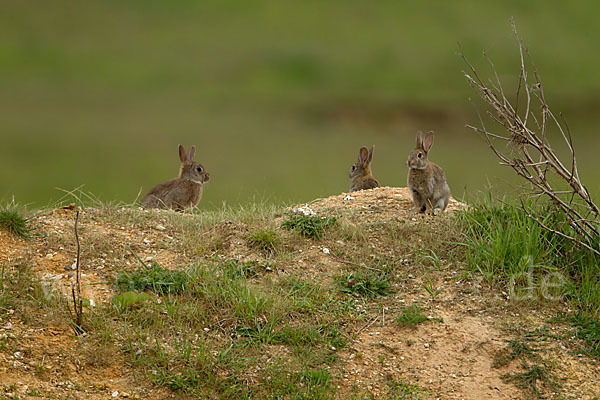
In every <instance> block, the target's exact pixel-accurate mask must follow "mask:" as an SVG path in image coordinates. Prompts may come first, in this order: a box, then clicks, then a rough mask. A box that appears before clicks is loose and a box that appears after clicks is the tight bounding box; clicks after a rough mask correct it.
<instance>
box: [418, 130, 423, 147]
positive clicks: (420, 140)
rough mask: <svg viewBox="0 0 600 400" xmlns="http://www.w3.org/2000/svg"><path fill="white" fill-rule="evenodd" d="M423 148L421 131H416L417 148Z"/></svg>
mask: <svg viewBox="0 0 600 400" xmlns="http://www.w3.org/2000/svg"><path fill="white" fill-rule="evenodd" d="M422 148H423V132H421V131H419V132H417V149H422Z"/></svg>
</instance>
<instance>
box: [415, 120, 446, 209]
mask: <svg viewBox="0 0 600 400" xmlns="http://www.w3.org/2000/svg"><path fill="white" fill-rule="evenodd" d="M431 146H433V132H429V133H428V134H427V136H425V139H423V133H422V132H420V131H419V132H418V133H417V147H416V148H415V149H414V150H413V151H411V152H410V154H409V155H408V160H407V161H406V166H407V167H408V178H407V186H408V191H409V193H410V197H411V199H412V201H413V204H414V205H415V207H416V208H417V210H418V211H419V212H420V213H423V212H425V210H427V208H429V209H430V210H431V213H432V214H435V210H440V211H444V210H445V209H446V206H447V205H448V200H449V199H450V188H449V187H448V183H447V182H446V175H445V174H444V171H443V170H442V168H441V167H440V166H439V165H437V164H434V163H432V162H431V161H429V159H428V155H429V149H431Z"/></svg>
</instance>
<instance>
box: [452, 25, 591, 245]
mask: <svg viewBox="0 0 600 400" xmlns="http://www.w3.org/2000/svg"><path fill="white" fill-rule="evenodd" d="M511 24H512V30H513V33H514V35H515V38H516V40H517V44H518V46H519V81H518V84H517V88H516V96H512V97H511V96H507V95H506V93H505V91H504V88H503V85H502V83H501V81H500V78H499V74H498V72H497V70H496V67H495V65H494V63H493V62H492V60H491V59H490V58H489V57H488V56H487V54H485V53H484V57H485V59H486V61H487V63H488V65H489V67H490V70H491V76H492V78H491V79H490V80H489V84H486V83H485V82H486V81H484V79H483V78H482V75H480V74H479V72H478V71H477V69H476V68H475V67H474V65H473V64H471V62H470V61H469V60H468V59H467V57H466V56H465V55H464V53H463V52H462V48H461V49H460V50H461V52H460V53H459V55H460V57H461V58H462V59H463V60H464V62H465V64H466V65H467V72H465V71H463V74H464V76H465V78H466V80H467V83H468V84H469V85H470V86H471V87H473V88H474V89H475V90H476V91H477V92H478V93H479V95H480V97H481V98H482V99H483V101H484V103H485V104H486V105H487V106H488V109H487V110H486V111H485V114H486V115H488V116H489V118H490V119H491V120H492V121H493V122H494V123H496V124H498V125H499V126H501V127H502V128H504V129H505V130H506V133H507V135H502V134H498V133H492V132H491V131H490V130H488V128H487V127H486V125H485V122H484V119H483V117H482V115H481V113H480V112H479V110H477V115H478V118H479V122H480V127H476V126H472V125H467V128H469V129H472V130H473V131H475V132H476V133H478V134H481V135H482V136H483V137H484V139H485V140H486V142H487V144H488V147H489V148H490V149H491V150H492V151H493V152H494V154H495V155H496V157H498V159H499V160H500V164H502V165H506V166H509V167H511V168H512V169H513V170H514V171H515V173H517V174H518V175H519V176H521V177H522V178H523V179H524V180H525V181H527V182H528V183H529V187H528V188H526V189H525V190H526V192H525V193H523V196H525V198H528V199H531V200H534V201H536V202H542V201H544V202H545V201H546V200H549V203H548V204H549V207H551V209H552V208H553V209H554V211H552V212H555V213H557V214H558V213H560V215H563V216H564V218H565V221H564V223H565V224H566V225H567V226H568V227H569V228H568V229H569V231H566V232H565V231H558V230H556V229H553V228H551V227H550V226H548V225H547V224H546V223H544V221H542V220H540V219H539V218H538V217H536V216H535V215H533V213H531V212H530V210H529V209H528V208H527V207H526V205H525V203H524V202H523V203H522V208H523V209H524V211H525V212H526V213H527V215H528V216H529V217H530V218H531V219H533V220H535V221H536V222H537V223H538V224H539V225H540V226H541V227H542V228H544V229H546V230H548V231H551V232H553V233H554V234H557V235H559V236H561V237H563V238H565V239H567V240H569V241H571V242H573V243H574V244H576V245H577V246H582V247H584V248H586V249H587V250H589V251H591V252H593V253H594V254H596V255H600V252H599V250H598V248H599V240H598V239H599V237H600V230H599V228H598V226H599V224H598V217H599V209H598V207H597V205H596V204H595V203H594V201H593V200H592V198H591V196H590V194H589V192H588V191H587V189H586V188H585V186H584V185H583V183H582V182H581V179H580V176H579V171H578V168H577V158H576V156H575V149H574V146H573V137H572V135H571V131H570V129H569V125H568V124H567V122H566V120H565V119H564V117H563V116H562V114H560V118H561V119H560V120H559V119H558V118H557V117H556V115H555V114H554V113H553V112H552V111H551V110H550V107H549V106H548V103H547V101H546V98H545V94H544V87H543V85H542V81H541V78H540V74H539V72H538V70H537V67H536V66H535V63H534V62H533V58H532V57H531V54H530V53H529V50H528V49H527V48H526V47H525V46H524V45H523V42H522V40H521V38H520V37H519V34H518V32H517V28H516V25H515V23H514V21H511ZM530 76H532V77H533V81H534V82H535V83H530V82H529V79H530ZM509 98H512V99H514V100H513V101H512V102H511V100H509ZM522 98H524V103H525V104H524V106H523V107H524V111H523V114H522V115H520V114H519V109H520V108H519V107H520V101H521V99H522ZM513 104H514V105H513ZM530 120H533V121H534V122H535V127H531V128H530V127H528V122H529V121H530ZM551 131H557V132H558V137H559V138H560V143H562V145H563V146H564V147H566V150H568V152H569V153H570V160H569V162H568V163H567V164H565V163H563V162H562V161H561V159H560V158H559V157H558V155H557V154H556V153H555V151H554V150H553V146H552V145H551V143H550V141H549V136H548V134H549V133H550V132H551ZM500 142H504V143H505V144H507V145H506V146H505V147H504V148H501V147H499V146H498V144H499V143H500ZM567 166H568V167H567ZM550 178H552V180H550Z"/></svg>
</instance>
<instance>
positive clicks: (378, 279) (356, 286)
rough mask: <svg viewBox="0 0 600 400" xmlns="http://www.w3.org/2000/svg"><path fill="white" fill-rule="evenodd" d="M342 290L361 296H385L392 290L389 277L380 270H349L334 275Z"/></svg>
mask: <svg viewBox="0 0 600 400" xmlns="http://www.w3.org/2000/svg"><path fill="white" fill-rule="evenodd" d="M336 280H337V282H338V285H339V286H340V287H341V290H342V292H345V293H350V294H354V295H357V296H361V297H377V296H387V295H389V294H391V293H393V292H392V290H391V289H390V282H389V278H388V276H387V275H386V274H385V273H382V272H369V273H361V272H351V273H349V274H344V275H340V276H337V277H336Z"/></svg>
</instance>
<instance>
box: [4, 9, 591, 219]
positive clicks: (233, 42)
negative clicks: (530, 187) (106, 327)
mask: <svg viewBox="0 0 600 400" xmlns="http://www.w3.org/2000/svg"><path fill="white" fill-rule="evenodd" d="M599 12H600V3H599V2H597V1H592V0H588V1H578V2H565V1H548V0H545V1H541V0H536V1H527V2H523V1H502V2H472V1H464V0H461V1H432V2H414V1H374V2H363V1H331V2H323V1H303V2H298V1H294V2H291V1H261V0H257V1H252V2H245V1H228V0H223V1H215V2H196V1H178V2H174V1H167V0H164V1H163V0H161V1H158V0H143V1H142V0H139V1H128V2H123V1H116V0H104V1H101V2H79V1H65V0H55V1H52V2H48V1H10V0H9V1H3V2H2V12H1V13H0V87H1V90H0V107H1V108H0V110H1V115H2V118H1V121H2V123H1V127H0V139H1V140H0V200H5V201H6V200H8V199H10V198H12V197H13V196H14V198H15V199H16V200H17V201H18V202H20V203H28V204H30V205H32V206H33V207H42V206H45V205H47V204H51V203H52V202H53V201H56V200H57V199H59V198H60V197H62V196H63V193H62V192H61V191H59V190H57V189H56V188H62V189H73V188H75V187H78V186H80V185H85V186H84V190H85V191H88V192H91V193H93V194H94V195H96V196H97V197H98V198H100V199H101V200H106V201H123V202H127V203H131V202H133V201H134V200H135V199H136V197H137V196H138V194H139V193H140V192H141V195H143V194H145V193H146V192H147V191H148V190H149V189H150V188H151V187H152V186H153V185H155V184H157V183H159V182H161V181H163V180H166V179H169V178H172V177H175V176H176V175H177V172H178V167H179V161H178V155H177V144H178V143H182V144H184V145H185V146H186V147H189V146H190V145H192V144H195V145H196V147H197V152H196V154H197V156H196V160H197V161H200V162H201V163H203V164H204V166H205V167H206V168H207V170H208V171H209V172H210V173H211V176H212V179H211V181H210V182H209V183H208V184H207V185H206V188H205V195H204V199H203V201H202V202H201V204H200V207H201V208H211V207H218V206H220V205H221V203H222V202H227V203H228V204H237V203H246V202H248V201H253V200H254V199H266V200H267V201H270V202H271V201H272V202H280V201H285V202H302V201H309V200H311V199H313V198H316V197H323V196H328V195H331V194H338V193H340V192H342V191H346V190H348V187H349V183H350V182H349V179H348V170H349V167H350V165H351V164H352V163H353V162H354V161H355V159H356V158H357V153H358V149H359V147H360V146H362V145H371V144H375V146H376V149H375V157H374V160H373V171H374V174H375V176H376V177H377V178H378V179H379V180H380V181H381V182H382V184H384V185H389V186H405V182H406V172H407V171H406V167H405V165H404V163H405V160H406V156H407V154H408V152H409V150H411V149H412V147H413V144H414V135H415V132H416V131H417V130H424V131H428V130H434V131H435V132H436V141H435V145H434V147H433V150H432V153H431V158H432V159H433V160H434V161H436V162H437V163H439V164H440V165H442V166H443V167H444V169H445V170H446V173H447V175H448V181H449V184H450V187H451V189H452V191H453V193H454V195H455V196H457V197H463V196H465V194H466V195H467V196H468V195H469V194H471V193H475V192H477V191H478V190H481V189H484V188H485V187H486V185H487V184H488V182H491V183H492V184H494V185H500V186H503V187H504V189H503V190H506V191H507V192H508V193H510V192H511V191H512V190H514V183H515V178H514V177H513V173H512V172H511V171H509V170H507V169H505V168H504V167H500V166H498V164H497V161H496V160H495V159H494V157H493V156H492V154H491V152H490V151H489V150H488V149H487V147H486V145H485V143H484V142H483V140H482V139H481V138H479V137H477V136H476V135H475V134H474V133H472V132H471V131H468V130H467V129H465V127H464V126H465V124H466V123H475V122H476V116H475V113H474V111H473V106H472V105H471V104H470V102H469V98H470V97H477V95H476V93H475V92H474V91H473V90H472V89H471V88H470V87H469V86H468V85H467V84H466V82H465V79H464V77H463V76H462V73H461V70H462V69H464V64H463V62H462V60H461V59H460V58H459V57H458V56H457V54H456V53H457V51H458V47H457V42H460V43H461V44H462V46H463V48H464V50H465V53H466V54H467V55H468V56H469V58H470V59H471V61H472V62H473V63H474V64H476V65H477V66H478V67H482V68H484V67H485V65H486V64H485V60H484V59H483V57H482V56H481V54H482V51H484V50H485V51H487V52H488V54H489V55H490V56H491V57H492V58H493V60H494V61H495V63H496V66H497V68H498V70H499V71H500V72H501V75H502V78H503V79H506V82H507V83H508V84H509V85H508V86H509V88H510V83H514V81H515V79H516V78H517V76H518V58H517V57H518V49H517V45H516V42H515V40H514V37H513V36H512V33H511V27H510V23H509V18H510V17H511V16H514V17H515V20H516V22H517V25H518V28H519V31H520V34H521V36H522V37H523V39H524V41H525V43H526V45H528V46H529V48H530V50H531V52H532V54H533V56H534V59H535V61H536V64H537V66H538V68H539V70H540V72H541V74H542V79H543V81H544V83H545V86H546V95H547V98H548V99H549V102H550V105H551V106H552V107H553V109H554V111H556V112H558V111H562V112H564V113H565V115H566V117H567V119H568V121H569V124H570V127H571V130H572V132H573V134H574V137H575V145H576V147H577V148H578V149H579V156H578V161H579V166H580V171H581V174H582V178H583V179H584V181H586V182H587V184H588V187H589V188H590V190H591V191H592V192H594V193H600V172H599V171H598V168H597V167H596V161H597V158H598V156H597V154H596V152H597V150H596V149H597V148H598V147H599V146H598V145H599V142H600V137H599V136H598V135H597V134H596V132H597V126H598V123H599V122H600V115H599V113H598V106H599V105H600V94H599V93H600V73H599V72H598V71H599V69H598V66H599V65H600V42H599V41H598V38H599V37H600V24H598V23H597V17H598V15H599V14H598V13H599ZM509 91H510V92H512V90H509Z"/></svg>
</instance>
